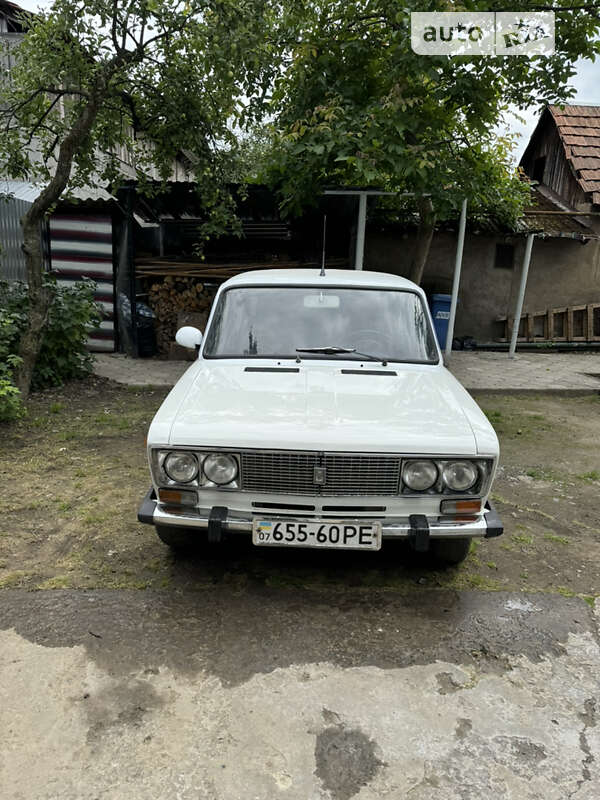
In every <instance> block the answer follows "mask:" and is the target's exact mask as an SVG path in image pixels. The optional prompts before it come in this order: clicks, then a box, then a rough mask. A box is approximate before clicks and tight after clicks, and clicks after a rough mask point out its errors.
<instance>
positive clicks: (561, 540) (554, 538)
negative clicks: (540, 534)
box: [544, 533, 569, 544]
mask: <svg viewBox="0 0 600 800" xmlns="http://www.w3.org/2000/svg"><path fill="white" fill-rule="evenodd" d="M544 539H545V540H546V541H547V542H557V543H558V544H569V540H568V538H567V537H566V536H558V535H557V534H556V533H545V534H544Z"/></svg>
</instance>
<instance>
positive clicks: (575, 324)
mask: <svg viewBox="0 0 600 800" xmlns="http://www.w3.org/2000/svg"><path fill="white" fill-rule="evenodd" d="M567 321H568V332H567V337H568V341H569V342H586V341H587V306H569V311H568V315H567ZM580 322H581V324H580ZM578 331H581V333H578Z"/></svg>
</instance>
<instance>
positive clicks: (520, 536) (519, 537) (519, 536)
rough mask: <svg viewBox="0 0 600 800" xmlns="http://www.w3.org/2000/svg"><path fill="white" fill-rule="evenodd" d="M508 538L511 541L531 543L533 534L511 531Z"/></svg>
mask: <svg viewBox="0 0 600 800" xmlns="http://www.w3.org/2000/svg"><path fill="white" fill-rule="evenodd" d="M510 538H511V539H512V540H513V542H518V544H533V536H528V535H526V534H524V533H513V535H512V536H511V537H510Z"/></svg>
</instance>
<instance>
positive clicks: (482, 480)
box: [138, 269, 502, 563]
mask: <svg viewBox="0 0 600 800" xmlns="http://www.w3.org/2000/svg"><path fill="white" fill-rule="evenodd" d="M177 341H178V342H179V343H180V344H183V345H184V346H187V347H196V349H197V352H198V357H197V360H196V361H195V362H194V363H193V365H192V366H190V368H189V369H188V370H187V372H186V373H185V374H184V375H183V377H182V378H181V379H180V380H179V381H178V383H177V384H176V385H175V387H174V388H173V390H172V391H171V392H170V393H169V395H168V397H167V398H166V400H165V401H164V403H163V404H162V406H161V407H160V408H159V410H158V412H157V414H156V416H155V417H154V420H153V421H152V424H151V426H150V430H149V433H148V460H149V463H150V472H151V475H152V488H151V489H150V491H149V492H148V494H147V495H146V497H145V499H144V501H143V503H142V505H141V507H140V509H139V512H138V519H139V520H140V521H141V522H145V523H150V524H152V525H154V526H155V528H156V532H157V533H158V535H159V537H160V538H161V539H162V541H163V542H165V543H166V544H168V545H170V546H171V547H176V548H177V547H189V546H191V545H193V544H196V543H200V542H202V541H204V542H212V543H217V542H219V541H221V539H222V538H223V537H224V536H227V535H229V534H234V533H235V534H246V535H248V536H252V541H253V543H254V544H255V545H257V546H259V547H263V546H264V547H271V546H277V547H315V548H318V547H326V548H340V549H364V550H378V549H380V548H381V547H382V546H383V547H385V542H386V540H389V539H407V540H408V541H409V542H410V543H411V545H412V546H413V547H414V548H415V549H416V550H419V551H426V550H431V551H432V552H433V554H434V556H436V557H438V558H440V559H442V560H445V561H447V562H450V563H458V562H459V561H461V560H462V559H464V558H465V556H466V555H467V553H468V551H469V545H470V540H471V538H472V537H477V536H479V537H481V536H486V537H492V536H499V535H500V534H501V533H502V525H501V522H500V520H499V518H498V515H497V514H496V512H495V511H494V509H493V508H492V507H491V505H490V503H489V502H488V496H489V492H490V488H491V484H492V481H493V478H494V473H495V471H496V465H497V462H498V439H497V437H496V434H495V432H494V429H493V428H492V426H491V425H490V423H489V422H488V420H487V418H486V417H485V415H484V414H483V412H482V411H481V410H480V408H479V407H478V406H477V404H476V403H475V401H474V400H473V399H472V398H471V396H470V395H469V394H468V393H467V391H466V390H465V389H464V388H463V387H462V386H461V385H460V384H459V383H458V381H457V380H455V378H454V377H453V376H452V375H451V374H450V372H448V370H447V369H446V368H445V367H444V365H443V362H442V358H441V354H440V350H439V347H438V344H437V341H436V338H435V336H434V333H433V327H432V323H431V316H430V313H429V309H428V306H427V302H426V299H425V295H424V293H423V291H422V290H421V289H420V288H419V287H418V286H416V285H415V284H413V283H411V282H410V281H407V280H405V279H404V278H400V277H397V276H395V275H387V274H381V273H376V272H360V271H345V270H328V271H327V273H326V274H325V275H322V274H320V273H319V272H318V271H316V270H312V269H304V270H265V271H261V272H247V273H244V274H242V275H238V276H237V277H235V278H232V279H231V280H228V281H226V282H225V283H224V284H223V285H222V286H221V288H220V289H219V292H218V293H217V296H216V298H215V302H214V305H213V308H212V312H211V315H210V318H209V320H208V325H207V330H206V335H205V336H204V337H203V336H202V334H201V332H200V331H198V330H197V329H195V328H190V327H186V328H182V329H180V330H179V331H178V333H177Z"/></svg>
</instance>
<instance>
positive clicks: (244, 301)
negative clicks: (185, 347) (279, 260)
mask: <svg viewBox="0 0 600 800" xmlns="http://www.w3.org/2000/svg"><path fill="white" fill-rule="evenodd" d="M319 347H331V348H348V349H353V350H357V351H360V352H361V353H362V354H365V353H368V354H370V355H372V356H376V357H377V358H380V359H385V360H387V361H408V362H415V363H428V364H432V363H437V362H438V354H437V350H436V347H435V341H434V338H433V333H432V331H431V327H430V325H429V322H428V319H427V315H426V314H425V309H424V308H423V302H422V300H421V298H420V297H419V295H417V294H416V293H415V292H410V291H407V292H403V291H395V290H391V289H357V288H350V287H349V288H329V289H320V288H319V287H316V286H303V287H287V286H286V287H279V286H266V287H258V286H245V287H239V288H232V289H228V290H226V291H225V292H223V294H222V295H221V297H220V299H219V302H218V305H217V308H216V309H215V314H214V317H213V320H212V323H211V326H210V329H209V331H208V332H207V336H206V342H205V346H204V352H203V355H204V357H205V358H296V356H297V355H298V354H297V352H296V351H297V350H299V349H304V348H319ZM299 355H300V357H301V358H302V359H303V360H305V359H318V358H328V359H331V358H334V359H344V360H348V359H352V360H356V361H361V360H364V357H363V356H362V355H360V354H359V353H338V354H332V353H327V354H325V353H300V354H299Z"/></svg>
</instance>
